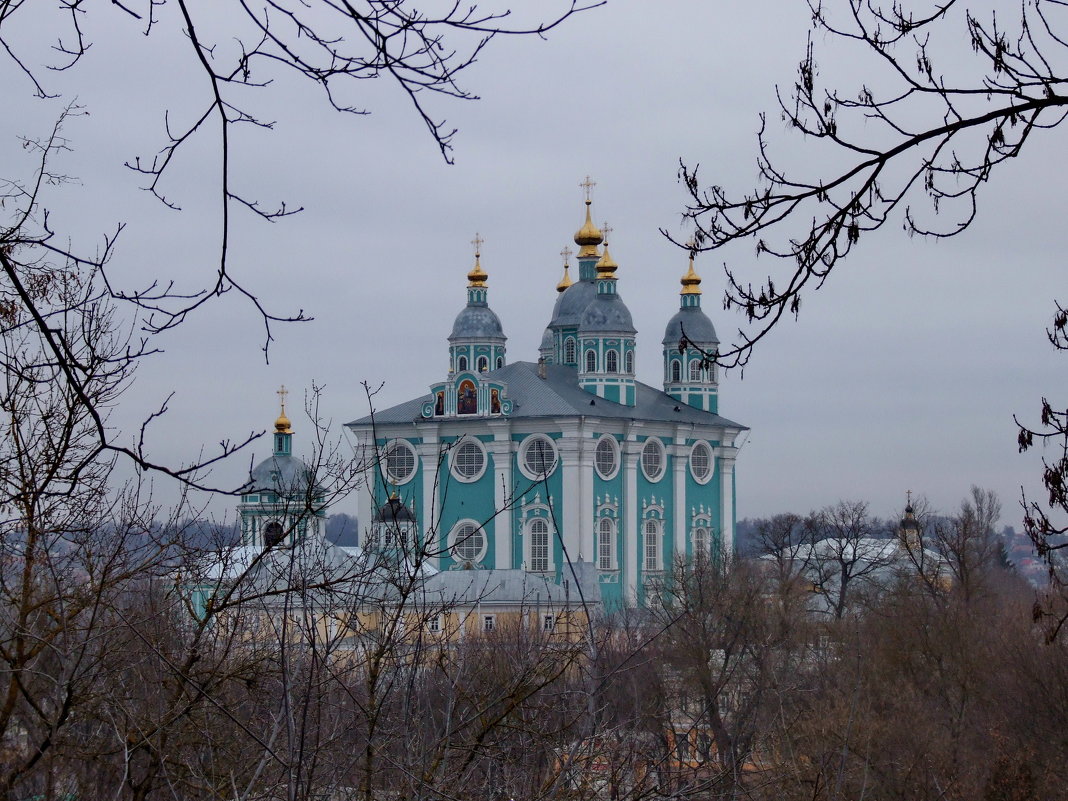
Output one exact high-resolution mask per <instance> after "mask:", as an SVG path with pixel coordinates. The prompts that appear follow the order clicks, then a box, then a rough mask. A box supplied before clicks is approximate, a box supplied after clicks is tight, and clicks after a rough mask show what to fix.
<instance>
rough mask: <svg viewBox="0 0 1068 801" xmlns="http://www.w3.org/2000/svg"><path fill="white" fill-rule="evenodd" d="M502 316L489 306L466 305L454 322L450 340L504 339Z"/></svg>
mask: <svg viewBox="0 0 1068 801" xmlns="http://www.w3.org/2000/svg"><path fill="white" fill-rule="evenodd" d="M504 338H505V337H504V328H503V327H502V326H501V318H500V317H498V316H497V314H496V312H494V311H493V309H491V308H490V307H489V306H474V305H471V306H465V307H464V308H463V309H462V310H461V311H460V313H459V314H457V315H456V322H454V323H453V324H452V333H451V334H449V342H453V341H455V340H457V339H504Z"/></svg>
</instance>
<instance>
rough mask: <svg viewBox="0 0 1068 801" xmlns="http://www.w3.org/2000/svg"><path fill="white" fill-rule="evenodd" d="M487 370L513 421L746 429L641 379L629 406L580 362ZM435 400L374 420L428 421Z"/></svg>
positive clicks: (414, 403)
mask: <svg viewBox="0 0 1068 801" xmlns="http://www.w3.org/2000/svg"><path fill="white" fill-rule="evenodd" d="M576 286H577V285H576ZM569 291H570V290H569ZM565 294H566V293H565ZM485 375H486V376H487V377H492V379H493V380H495V381H502V382H504V383H506V384H507V386H508V398H510V399H511V400H512V403H513V404H514V405H513V407H512V413H511V414H510V415H509V418H510V419H513V420H515V419H524V418H536V417H604V418H620V419H625V420H631V419H634V420H646V421H650V422H664V423H696V424H700V425H711V426H728V427H731V428H737V429H742V430H744V429H745V428H746V427H745V426H743V425H740V424H738V423H735V422H732V421H731V420H728V419H726V418H725V417H720V416H719V415H718V414H713V413H712V412H706V411H702V410H701V409H697V408H694V407H693V406H688V405H687V404H685V403H681V402H679V401H677V400H675V398H673V397H671V396H670V395H668V394H666V393H664V392H661V391H660V390H659V389H655V388H654V387H651V386H649V385H648V384H643V383H641V382H640V381H636V382H635V389H636V396H635V404H634V406H624V405H623V404H620V403H614V402H613V401H610V400H607V399H605V398H598V397H596V396H594V395H591V394H590V393H589V392H587V391H586V390H584V389H582V388H581V387H580V386H579V385H578V371H577V370H576V369H575V368H574V367H565V366H563V365H558V364H550V365H545V378H540V377H539V376H538V365H537V364H534V363H533V362H513V363H512V364H509V365H507V366H505V367H502V368H501V369H500V370H494V371H492V372H491V373H486V374H485ZM430 399H431V398H430V395H423V396H422V397H419V398H414V399H412V400H410V401H407V402H405V403H401V404H398V405H397V406H394V407H392V408H390V409H385V410H383V411H380V412H375V415H374V420H373V422H374V423H375V424H378V425H384V424H390V423H413V422H418V423H425V422H427V420H426V418H424V417H423V414H422V409H423V404H424V403H425V402H426V401H428V400H430ZM458 419H461V420H462V419H463V418H458ZM477 419H478V418H474V419H472V420H471V422H472V423H474V422H475V420H477ZM371 423H372V419H371V418H370V417H362V418H360V419H359V420H354V421H353V422H352V423H350V424H349V425H361V426H363V425H370V424H371Z"/></svg>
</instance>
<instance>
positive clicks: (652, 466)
mask: <svg viewBox="0 0 1068 801" xmlns="http://www.w3.org/2000/svg"><path fill="white" fill-rule="evenodd" d="M642 472H643V473H645V477H646V478H647V479H649V480H650V481H659V480H660V476H662V475H663V473H664V446H663V444H661V442H660V440H658V439H650V440H646V442H645V447H644V448H642Z"/></svg>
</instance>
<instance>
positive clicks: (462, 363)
mask: <svg viewBox="0 0 1068 801" xmlns="http://www.w3.org/2000/svg"><path fill="white" fill-rule="evenodd" d="M456 372H458V373H465V372H467V357H466V356H464V355H463V354H462V353H461V354H460V355H459V356H457V357H456Z"/></svg>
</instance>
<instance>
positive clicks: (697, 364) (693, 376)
mask: <svg viewBox="0 0 1068 801" xmlns="http://www.w3.org/2000/svg"><path fill="white" fill-rule="evenodd" d="M690 380H691V381H700V380H701V360H700V359H694V360H693V361H692V362H690Z"/></svg>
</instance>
